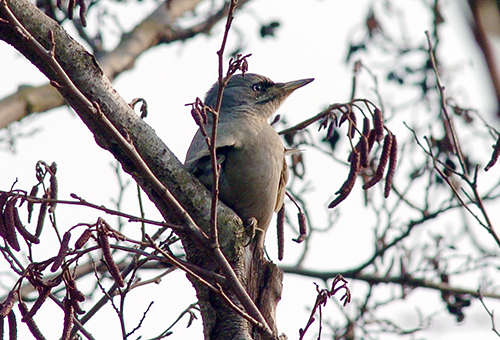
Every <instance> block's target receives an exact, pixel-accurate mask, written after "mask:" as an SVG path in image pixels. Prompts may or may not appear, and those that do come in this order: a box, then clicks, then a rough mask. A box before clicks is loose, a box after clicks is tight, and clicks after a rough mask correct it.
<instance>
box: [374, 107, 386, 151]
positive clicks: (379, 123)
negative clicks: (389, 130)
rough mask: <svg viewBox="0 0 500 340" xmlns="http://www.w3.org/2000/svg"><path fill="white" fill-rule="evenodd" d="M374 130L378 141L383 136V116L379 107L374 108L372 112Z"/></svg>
mask: <svg viewBox="0 0 500 340" xmlns="http://www.w3.org/2000/svg"><path fill="white" fill-rule="evenodd" d="M372 131H374V132H375V139H376V140H377V142H379V143H380V141H381V140H382V138H383V137H384V116H383V114H382V111H381V110H380V109H378V108H377V109H375V112H374V114H373V130H372Z"/></svg>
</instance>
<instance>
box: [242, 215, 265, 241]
mask: <svg viewBox="0 0 500 340" xmlns="http://www.w3.org/2000/svg"><path fill="white" fill-rule="evenodd" d="M257 231H260V232H262V231H263V230H262V229H260V228H258V222H257V219H256V218H255V217H252V218H250V219H249V220H248V221H247V222H246V225H245V234H246V235H247V236H248V242H247V243H246V244H245V245H244V247H248V245H249V244H250V243H252V241H253V239H254V238H255V234H256V233H257Z"/></svg>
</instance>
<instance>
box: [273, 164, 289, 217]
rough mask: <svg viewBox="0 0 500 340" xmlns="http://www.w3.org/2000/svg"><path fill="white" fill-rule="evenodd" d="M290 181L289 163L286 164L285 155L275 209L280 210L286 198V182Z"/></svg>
mask: <svg viewBox="0 0 500 340" xmlns="http://www.w3.org/2000/svg"><path fill="white" fill-rule="evenodd" d="M287 182H288V165H287V164H286V160H285V157H284V156H283V168H282V169H281V174H280V182H279V185H278V195H277V197H276V206H275V207H274V211H276V212H278V211H280V209H281V207H282V206H283V201H284V200H285V192H286V188H285V186H286V183H287Z"/></svg>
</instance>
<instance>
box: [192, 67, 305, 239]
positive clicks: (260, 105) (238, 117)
mask: <svg viewBox="0 0 500 340" xmlns="http://www.w3.org/2000/svg"><path fill="white" fill-rule="evenodd" d="M313 80H314V78H307V79H301V80H296V81H290V82H285V83H275V82H273V81H272V80H271V79H269V78H267V77H265V76H262V75H259V74H254V73H245V74H237V75H234V76H232V77H231V78H230V80H229V82H228V83H227V86H226V88H225V89H224V91H223V96H222V104H221V107H220V112H219V119H218V129H217V138H216V143H215V145H216V154H217V163H218V164H220V177H219V199H220V200H221V201H222V202H224V204H226V205H227V206H228V207H230V208H231V209H233V210H234V212H236V214H237V215H238V216H239V217H240V218H241V219H242V221H243V222H244V223H245V224H247V225H248V224H252V225H253V227H254V228H256V230H259V231H261V232H260V233H259V234H260V235H262V237H259V238H258V239H260V244H261V245H263V242H264V237H265V232H266V230H267V228H268V226H269V224H270V223H271V219H272V216H273V213H274V212H275V211H276V212H277V211H279V210H280V209H281V206H282V205H283V200H284V196H285V185H286V182H287V180H288V166H287V163H286V160H285V153H286V149H285V147H284V145H283V142H282V141H281V138H280V137H279V135H278V133H277V132H276V130H275V129H274V128H273V127H272V126H271V125H270V124H269V122H268V121H269V119H270V118H271V116H272V115H273V114H274V113H275V112H276V110H277V109H278V108H279V106H280V105H281V104H282V103H283V102H284V101H285V99H286V98H287V97H288V96H289V95H290V94H291V93H292V92H293V91H295V90H296V89H298V88H300V87H302V86H305V85H307V84H309V83H310V82H312V81H313ZM218 90H219V86H218V83H215V84H214V85H213V86H212V87H211V88H210V90H209V91H208V92H207V94H206V96H205V100H204V103H205V105H208V106H211V107H212V108H214V107H215V105H216V99H217V94H218ZM208 118H209V119H208V121H207V123H206V124H205V130H206V131H207V132H208V133H209V134H210V132H211V131H212V117H211V115H210V114H209V117H208ZM184 164H185V166H186V167H187V169H188V171H189V172H190V173H192V174H193V175H194V176H195V177H197V178H198V179H199V181H200V182H201V183H202V184H204V185H205V187H207V189H208V190H211V188H212V181H213V179H212V167H211V162H210V152H209V149H208V146H207V143H206V141H205V137H204V136H203V134H202V133H201V131H200V129H198V131H197V132H196V134H195V136H194V138H193V140H192V142H191V145H190V147H189V149H188V151H187V154H186V160H185V163H184Z"/></svg>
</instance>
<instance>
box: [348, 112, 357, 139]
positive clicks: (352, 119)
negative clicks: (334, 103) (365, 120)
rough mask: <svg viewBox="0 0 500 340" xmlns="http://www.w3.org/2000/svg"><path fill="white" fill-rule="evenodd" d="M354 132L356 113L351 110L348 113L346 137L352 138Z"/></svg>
mask: <svg viewBox="0 0 500 340" xmlns="http://www.w3.org/2000/svg"><path fill="white" fill-rule="evenodd" d="M355 133H356V114H355V113H354V112H353V111H351V112H350V113H349V131H348V132H347V137H349V138H353V137H354V134H355Z"/></svg>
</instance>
